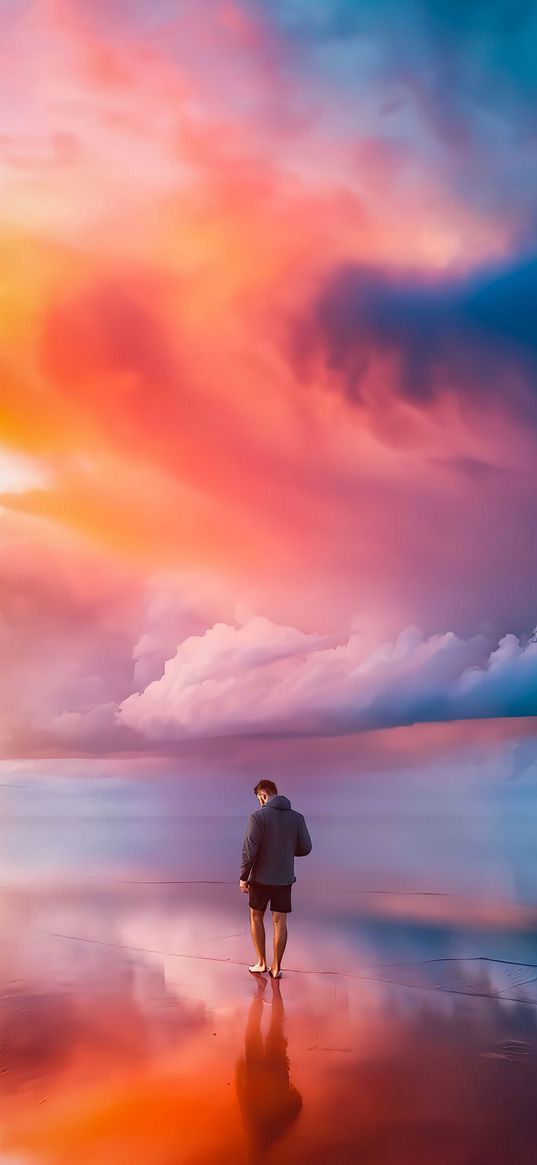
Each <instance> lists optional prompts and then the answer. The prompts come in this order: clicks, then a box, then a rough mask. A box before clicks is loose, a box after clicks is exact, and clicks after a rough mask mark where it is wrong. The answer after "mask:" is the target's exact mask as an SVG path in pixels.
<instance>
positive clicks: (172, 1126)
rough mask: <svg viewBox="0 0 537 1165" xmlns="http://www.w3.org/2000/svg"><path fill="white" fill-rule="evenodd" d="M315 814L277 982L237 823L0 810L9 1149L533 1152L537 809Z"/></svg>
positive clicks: (167, 1159)
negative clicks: (262, 951)
mask: <svg viewBox="0 0 537 1165" xmlns="http://www.w3.org/2000/svg"><path fill="white" fill-rule="evenodd" d="M308 821H309V824H310V830H311V833H312V837H313V840H314V850H313V853H312V854H311V855H310V857H309V858H307V859H303V860H301V861H297V863H296V867H297V879H298V880H297V883H296V884H295V887H294V891H293V912H292V914H291V916H290V918H289V942H288V948H287V951H286V955H285V959H284V978H283V979H282V981H281V982H280V983H274V982H272V981H271V980H267V979H266V978H260V979H258V978H254V977H253V976H251V975H249V973H248V970H247V964H248V963H249V962H250V961H252V950H251V946H250V939H249V933H248V913H247V902H246V899H245V898H244V896H243V895H241V894H240V892H239V889H238V884H237V879H238V855H239V852H240V844H241V841H242V833H243V829H244V824H245V817H225V818H218V817H214V818H207V817H196V818H179V817H175V818H165V817H162V818H153V819H146V820H144V819H142V818H138V819H134V818H131V819H124V820H121V819H119V818H116V819H115V820H109V819H107V818H96V817H95V818H85V819H77V818H73V817H71V818H69V819H67V818H61V817H48V818H46V819H43V818H34V819H31V818H14V819H12V820H10V821H4V822H3V825H2V857H1V861H0V880H1V882H2V892H1V898H0V911H1V918H2V935H3V939H4V942H3V953H2V959H1V966H0V975H1V995H0V1091H1V1105H2V1121H1V1131H0V1147H1V1150H2V1153H3V1156H2V1157H1V1158H0V1159H1V1160H2V1162H5V1163H8V1162H12V1163H14V1162H18V1163H19V1165H20V1163H21V1162H38V1163H41V1162H42V1163H47V1165H48V1163H49V1162H50V1163H52V1162H54V1163H56V1162H57V1163H58V1165H72V1162H74V1161H76V1162H77V1163H80V1165H86V1163H87V1165H112V1163H114V1165H116V1163H117V1161H119V1160H121V1159H124V1160H129V1162H132V1163H133V1165H172V1163H177V1162H191V1163H192V1165H194V1163H196V1165H198V1163H201V1162H206V1163H207V1165H211V1163H212V1162H217V1161H218V1162H221V1161H228V1160H233V1161H234V1162H238V1163H239V1165H240V1163H241V1162H253V1161H258V1160H260V1159H261V1160H263V1159H267V1160H269V1161H274V1162H275V1163H277V1162H282V1163H287V1162H289V1163H290V1162H293V1163H294V1165H296V1162H297V1161H298V1162H302V1161H303V1162H321V1161H322V1162H327V1161H337V1162H346V1161H349V1162H350V1161H361V1162H367V1163H369V1162H371V1165H373V1163H375V1165H377V1163H386V1165H406V1163H407V1162H408V1165H410V1163H412V1165H419V1163H420V1162H423V1165H425V1163H427V1165H431V1162H433V1161H434V1163H435V1165H479V1163H480V1162H483V1165H485V1162H486V1163H487V1165H495V1163H496V1162H498V1165H500V1163H501V1165H504V1163H505V1162H509V1163H519V1162H520V1163H524V1165H525V1163H526V1162H527V1163H528V1165H530V1162H531V1165H533V1163H534V1160H535V1150H534V1143H535V1128H536V1120H535V1089H536V1085H537V1029H536V1023H537V925H536V924H537V905H536V904H537V887H536V886H535V861H534V857H533V854H534V838H535V828H534V825H535V822H534V820H533V819H530V818H528V816H527V815H525V816H517V815H511V816H509V815H505V814H503V815H501V816H500V815H498V814H488V815H487V814H483V815H481V816H480V815H476V814H473V815H465V814H463V813H460V814H451V815H446V814H443V815H440V814H439V815H437V816H432V817H425V816H422V817H417V816H415V817H411V816H406V817H403V816H401V815H398V814H395V813H394V814H393V815H392V816H386V815H383V816H376V817H375V816H368V817H366V816H354V817H347V818H345V819H342V820H338V819H336V818H322V817H311V818H308ZM267 924H268V930H269V931H270V919H269V917H267ZM269 953H270V946H269Z"/></svg>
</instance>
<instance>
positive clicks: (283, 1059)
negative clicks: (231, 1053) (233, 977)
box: [235, 979, 302, 1162]
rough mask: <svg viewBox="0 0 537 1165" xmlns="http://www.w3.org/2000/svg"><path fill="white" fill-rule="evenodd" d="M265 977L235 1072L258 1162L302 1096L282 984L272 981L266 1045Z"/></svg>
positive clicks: (296, 1110) (294, 1115)
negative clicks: (293, 1070)
mask: <svg viewBox="0 0 537 1165" xmlns="http://www.w3.org/2000/svg"><path fill="white" fill-rule="evenodd" d="M266 985H267V981H266V979H260V980H258V990H257V995H256V997H255V998H254V999H253V1000H252V1004H251V1006H250V1011H249V1015H248V1022H247V1024H246V1032H245V1037H244V1056H243V1057H242V1058H241V1059H240V1060H239V1061H238V1063H237V1067H236V1070H235V1085H236V1089H237V1097H238V1101H239V1105H240V1109H241V1113H242V1117H243V1120H244V1123H245V1125H246V1131H247V1135H248V1139H249V1142H250V1153H251V1160H252V1162H253V1161H258V1160H260V1158H262V1157H263V1156H264V1155H265V1154H266V1153H267V1152H268V1150H269V1149H270V1148H271V1147H272V1145H274V1143H275V1142H276V1141H278V1140H279V1139H280V1137H282V1136H283V1135H284V1133H285V1132H286V1130H287V1129H288V1128H289V1127H290V1125H292V1124H293V1121H295V1120H296V1118H297V1116H298V1114H299V1112H300V1110H301V1108H302V1097H301V1095H300V1093H299V1092H297V1089H296V1088H295V1087H294V1085H293V1084H291V1083H290V1080H289V1060H288V1059H287V1040H286V1037H285V1033H284V1018H285V1012H284V1008H283V1000H282V997H281V994H280V984H279V983H277V982H274V983H273V985H272V1006H271V1012H270V1026H269V1029H268V1032H267V1035H266V1038H265V1042H264V1043H263V1037H262V1034H261V1020H262V1015H263V1004H264V999H263V992H264V991H265V989H266Z"/></svg>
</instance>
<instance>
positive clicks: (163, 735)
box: [118, 616, 537, 742]
mask: <svg viewBox="0 0 537 1165" xmlns="http://www.w3.org/2000/svg"><path fill="white" fill-rule="evenodd" d="M536 679H537V637H533V638H531V639H530V640H529V641H528V642H527V643H526V644H522V643H521V642H520V641H519V640H518V639H517V637H516V636H506V637H504V638H503V639H502V640H501V641H500V644H499V646H498V648H497V649H496V650H495V651H493V652H492V653H490V651H489V649H488V648H487V643H486V640H485V639H484V637H483V636H475V637H473V638H472V639H470V640H464V639H461V638H460V637H458V636H457V635H454V634H453V633H452V632H448V633H446V634H441V635H434V636H430V637H428V638H426V637H425V636H424V635H423V633H422V632H421V631H420V630H419V628H415V627H411V628H407V629H406V630H405V631H403V632H401V634H400V635H399V636H398V637H397V639H396V640H395V641H394V642H389V643H384V644H382V645H380V646H379V647H377V648H376V649H375V650H374V651H372V652H369V653H365V654H364V651H363V646H362V643H361V639H360V636H359V635H358V634H351V635H350V636H349V637H348V638H347V640H346V642H343V643H339V644H338V645H337V646H334V645H327V644H326V642H324V641H323V639H321V640H320V641H319V638H318V637H316V636H313V635H303V634H301V633H300V632H297V631H295V630H294V629H293V628H289V627H278V626H277V625H275V624H273V623H271V622H270V621H269V620H267V619H260V618H258V617H254V616H249V617H248V618H246V620H245V621H244V622H243V623H242V624H241V625H239V626H238V627H236V626H226V625H223V624H219V625H216V626H215V627H212V628H210V629H209V630H208V631H206V632H205V634H204V635H202V636H195V637H192V638H190V639H188V640H186V641H185V642H184V643H183V644H181V645H180V646H179V648H178V649H177V652H176V654H175V656H174V657H173V659H170V660H168V661H167V663H166V665H165V668H164V674H163V676H162V677H161V679H160V680H155V681H153V682H152V683H151V684H149V685H148V687H147V688H146V689H145V690H144V691H142V692H139V693H135V694H132V695H131V696H129V697H127V699H126V700H124V701H123V703H122V704H121V706H120V708H119V712H118V723H119V724H121V725H127V726H128V727H130V728H132V729H134V730H135V731H137V732H139V733H140V734H141V735H142V736H144V737H146V738H147V739H149V740H151V741H153V742H155V741H158V740H161V741H166V740H168V741H169V740H173V739H176V740H180V739H183V738H188V737H196V736H199V737H206V736H216V735H224V736H225V735H229V734H231V735H241V734H248V733H260V734H263V733H269V734H271V733H272V734H282V735H291V736H292V735H296V734H299V735H305V736H309V735H312V736H315V735H320V736H323V735H332V734H333V735H340V734H346V733H352V732H360V731H367V730H370V729H372V728H380V727H393V726H397V725H403V724H411V723H413V722H415V721H430V720H449V719H465V718H472V717H494V716H502V715H520V716H522V715H531V714H532V713H535V711H536V710H537V707H536V705H535V695H534V692H535V681H536Z"/></svg>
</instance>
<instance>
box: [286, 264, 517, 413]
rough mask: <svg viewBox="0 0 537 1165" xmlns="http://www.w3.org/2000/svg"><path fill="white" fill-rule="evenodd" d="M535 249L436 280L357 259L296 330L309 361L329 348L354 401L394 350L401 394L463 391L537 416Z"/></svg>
mask: <svg viewBox="0 0 537 1165" xmlns="http://www.w3.org/2000/svg"><path fill="white" fill-rule="evenodd" d="M536 294H537V258H536V257H535V256H534V255H531V256H529V257H524V256H521V257H517V258H516V259H512V260H509V261H506V262H505V263H504V264H503V266H498V265H496V266H495V267H491V266H488V267H486V268H483V269H481V270H480V271H478V272H475V273H472V274H471V275H468V276H466V277H464V278H460V277H459V278H456V279H455V278H453V277H451V278H448V279H444V280H436V281H435V280H432V279H431V278H430V276H429V277H424V276H423V275H421V276H419V275H416V274H412V273H410V274H409V273H406V274H405V273H401V272H396V273H390V272H389V271H387V270H385V269H380V268H373V267H365V266H360V265H358V264H349V265H347V266H345V267H342V268H341V269H340V270H338V271H336V272H335V273H334V274H333V275H332V276H331V277H330V278H329V279H328V280H327V281H326V283H325V284H324V286H323V287H322V288H321V290H320V292H319V293H318V295H317V296H316V299H315V302H314V304H313V307H312V310H311V314H310V316H309V318H308V317H306V321H305V323H303V324H300V325H299V326H298V328H297V332H296V345H297V351H298V352H299V354H300V360H301V363H302V364H303V366H306V367H307V365H308V357H309V356H311V354H312V353H315V351H318V349H319V347H320V348H321V351H322V352H323V353H324V359H325V361H326V365H327V367H328V368H329V369H330V370H331V371H332V372H333V373H334V374H335V376H336V384H339V386H340V388H341V391H342V392H344V393H345V395H346V396H347V398H348V399H349V400H351V401H352V402H353V403H357V404H360V403H362V404H363V403H364V402H365V401H366V399H367V395H368V392H369V391H370V377H369V373H370V371H371V367H372V364H373V362H374V360H375V358H377V359H378V358H382V359H383V360H385V361H386V360H387V359H390V358H393V360H394V361H395V365H396V370H395V372H394V374H393V375H392V378H391V381H390V384H391V389H392V393H393V395H394V396H399V397H402V398H404V399H405V400H407V401H409V402H411V403H413V404H414V405H417V406H419V407H423V408H426V407H427V406H429V405H430V404H431V403H433V402H434V401H435V400H436V399H437V398H438V397H440V396H441V395H442V394H443V393H446V392H452V393H455V394H457V393H461V394H463V395H464V397H465V398H466V399H467V400H471V399H472V398H473V399H474V401H475V402H476V403H479V402H483V400H485V399H487V398H488V399H490V398H495V401H496V405H497V406H500V405H501V406H505V407H509V406H510V407H511V408H512V409H513V410H514V411H516V412H518V413H520V414H522V415H524V416H525V417H526V418H528V419H530V418H531V420H532V422H533V423H534V424H535V423H537V335H536V332H535V326H534V319H533V308H532V304H533V302H534V299H535V296H536Z"/></svg>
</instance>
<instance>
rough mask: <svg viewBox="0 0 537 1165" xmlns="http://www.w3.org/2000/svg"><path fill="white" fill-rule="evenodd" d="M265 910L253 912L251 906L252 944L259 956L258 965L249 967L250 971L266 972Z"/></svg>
mask: <svg viewBox="0 0 537 1165" xmlns="http://www.w3.org/2000/svg"><path fill="white" fill-rule="evenodd" d="M264 913H265V911H264V910H253V908H252V907H251V906H250V931H251V934H252V942H253V944H254V949H255V953H256V955H257V963H255V965H254V966H252V967H249V968H248V970H249V971H260V972H262V971H266V970H267V969H268V968H267V960H266V954H265V951H266V947H265V924H264V922H263V915H264Z"/></svg>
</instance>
